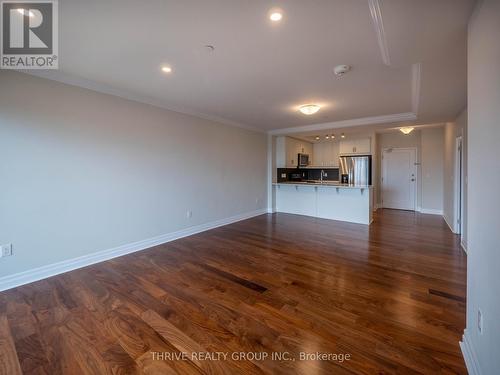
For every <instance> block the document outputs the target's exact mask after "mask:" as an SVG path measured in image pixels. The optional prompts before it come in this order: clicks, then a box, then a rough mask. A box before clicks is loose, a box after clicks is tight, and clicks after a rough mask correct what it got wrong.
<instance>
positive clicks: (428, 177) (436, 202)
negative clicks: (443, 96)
mask: <svg viewBox="0 0 500 375" xmlns="http://www.w3.org/2000/svg"><path fill="white" fill-rule="evenodd" d="M421 133H422V135H421V141H422V146H421V157H420V160H421V162H422V165H421V169H422V173H421V176H422V183H421V186H422V209H423V210H429V211H431V212H434V213H441V214H442V212H443V168H444V166H443V158H444V150H443V147H444V132H443V127H439V128H424V129H422V131H421Z"/></svg>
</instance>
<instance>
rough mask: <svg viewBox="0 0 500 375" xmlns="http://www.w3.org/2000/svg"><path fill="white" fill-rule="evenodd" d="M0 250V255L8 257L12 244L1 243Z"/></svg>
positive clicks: (10, 253)
mask: <svg viewBox="0 0 500 375" xmlns="http://www.w3.org/2000/svg"><path fill="white" fill-rule="evenodd" d="M0 248H1V252H0V256H1V257H2V258H3V257H10V256H11V255H12V244H11V243H9V244H6V245H1V246H0Z"/></svg>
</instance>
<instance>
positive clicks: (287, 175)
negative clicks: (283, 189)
mask: <svg viewBox="0 0 500 375" xmlns="http://www.w3.org/2000/svg"><path fill="white" fill-rule="evenodd" d="M322 170H323V171H324V172H325V173H326V176H324V177H323V180H325V181H338V180H339V169H338V168H300V169H299V168H278V173H277V180H278V182H284V181H291V180H293V178H292V176H291V175H292V174H298V173H300V174H301V178H302V180H319V179H320V173H321V171H322Z"/></svg>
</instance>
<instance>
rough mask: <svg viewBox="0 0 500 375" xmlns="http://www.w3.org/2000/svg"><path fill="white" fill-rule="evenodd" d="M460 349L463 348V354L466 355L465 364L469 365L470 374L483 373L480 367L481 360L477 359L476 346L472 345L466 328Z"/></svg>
mask: <svg viewBox="0 0 500 375" xmlns="http://www.w3.org/2000/svg"><path fill="white" fill-rule="evenodd" d="M460 349H462V355H463V356H464V361H465V365H466V366H467V371H469V375H481V369H480V367H479V362H478V361H477V356H476V352H475V350H474V347H473V346H472V345H471V341H470V338H469V336H468V335H467V330H466V329H465V330H464V335H463V336H462V341H460Z"/></svg>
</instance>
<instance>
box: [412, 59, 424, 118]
mask: <svg viewBox="0 0 500 375" xmlns="http://www.w3.org/2000/svg"><path fill="white" fill-rule="evenodd" d="M421 77H422V64H421V63H415V64H413V65H412V67H411V109H412V112H413V113H415V115H418V110H419V107H420V82H421Z"/></svg>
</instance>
